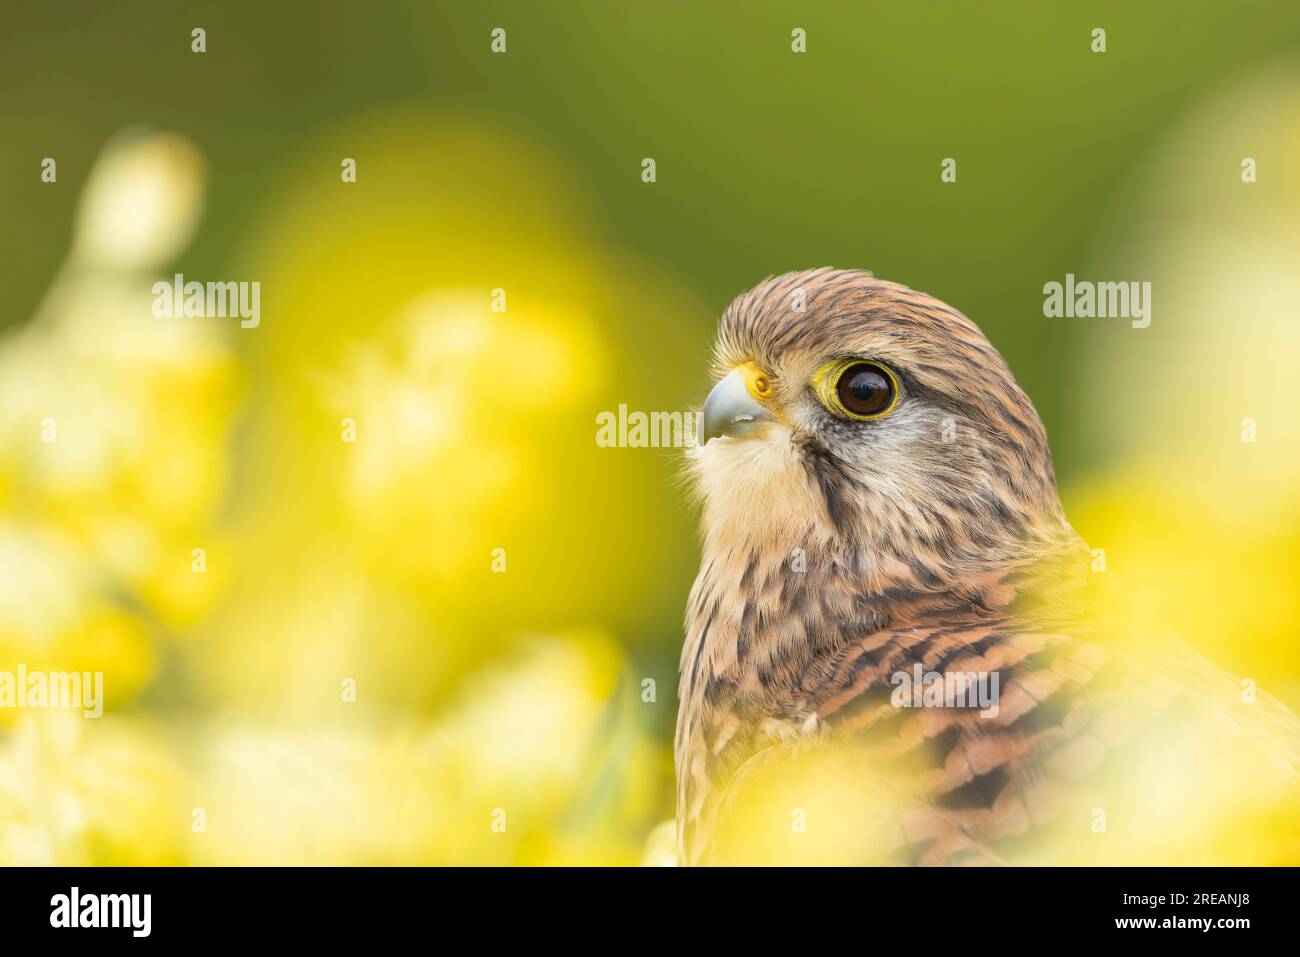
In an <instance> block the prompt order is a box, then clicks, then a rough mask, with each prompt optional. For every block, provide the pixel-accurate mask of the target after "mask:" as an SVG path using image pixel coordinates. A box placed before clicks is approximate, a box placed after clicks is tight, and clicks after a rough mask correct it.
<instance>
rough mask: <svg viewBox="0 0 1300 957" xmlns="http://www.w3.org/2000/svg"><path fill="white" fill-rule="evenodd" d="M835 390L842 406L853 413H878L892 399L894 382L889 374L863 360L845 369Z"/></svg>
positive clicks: (887, 405) (887, 406) (888, 404)
mask: <svg viewBox="0 0 1300 957" xmlns="http://www.w3.org/2000/svg"><path fill="white" fill-rule="evenodd" d="M835 391H836V394H837V395H839V399H840V402H841V404H843V406H844V408H846V409H848V410H849V411H850V412H852V413H853V414H854V415H879V414H880V413H881V412H884V411H885V410H886V409H888V408H889V406H890V404H891V403H892V402H893V401H894V383H893V382H891V381H890V379H889V376H888V375H886V374H885V371H884V370H883V369H881V368H879V367H877V366H873V365H870V364H869V363H865V362H863V363H858V364H857V365H851V366H849V367H848V368H847V369H845V370H844V373H843V374H842V375H841V376H840V381H839V383H838V384H837V385H836V386H835Z"/></svg>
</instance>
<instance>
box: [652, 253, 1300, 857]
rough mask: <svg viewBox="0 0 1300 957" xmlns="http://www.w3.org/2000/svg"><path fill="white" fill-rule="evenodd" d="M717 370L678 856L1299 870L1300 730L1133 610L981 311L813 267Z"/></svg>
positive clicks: (762, 309)
mask: <svg viewBox="0 0 1300 957" xmlns="http://www.w3.org/2000/svg"><path fill="white" fill-rule="evenodd" d="M714 358H715V369H714V373H715V378H716V380H717V381H716V385H715V386H714V388H713V390H712V392H711V393H710V394H709V396H708V398H707V400H706V402H705V403H704V406H703V408H702V409H701V411H700V413H699V430H700V435H699V442H698V443H697V445H696V447H695V448H694V449H693V450H692V451H691V453H690V457H689V474H690V477H691V479H692V481H693V483H694V485H695V488H696V490H697V491H698V494H699V497H700V499H701V502H702V520H701V527H702V528H701V534H702V542H703V554H702V560H701V564H700V571H699V575H698V577H697V578H696V581H695V584H694V587H693V588H692V590H691V594H690V598H689V603H688V607H687V611H686V640H685V643H684V647H683V651H682V657H681V681H680V688H679V695H680V710H679V713H678V722H677V733H676V743H675V752H676V770H677V782H678V791H677V827H676V843H677V858H678V862H679V863H681V864H705V863H712V864H720V863H794V862H818V863H906V864H969V863H976V864H1012V863H1136V862H1147V863H1214V862H1223V861H1234V862H1236V861H1242V860H1253V861H1258V860H1260V859H1268V858H1269V851H1270V849H1271V850H1273V851H1276V850H1277V848H1276V846H1275V845H1276V842H1277V841H1285V842H1289V843H1288V844H1287V847H1288V848H1289V850H1287V851H1285V853H1289V854H1295V853H1296V849H1297V848H1300V841H1298V840H1297V836H1296V833H1295V824H1294V822H1295V821H1296V819H1297V817H1300V816H1298V815H1296V814H1295V810H1296V803H1295V796H1294V795H1295V788H1294V782H1295V779H1296V769H1297V744H1296V742H1297V724H1296V720H1295V718H1294V716H1293V715H1292V714H1291V713H1290V712H1289V711H1288V710H1287V709H1286V708H1285V707H1284V706H1283V705H1281V704H1279V703H1278V702H1277V701H1276V700H1274V699H1272V698H1270V697H1269V696H1268V695H1266V694H1264V693H1263V692H1262V691H1261V692H1258V693H1256V692H1255V691H1254V690H1253V688H1252V687H1251V686H1250V683H1249V682H1243V681H1242V680H1241V679H1239V678H1236V677H1233V676H1230V675H1228V674H1227V673H1225V672H1223V671H1220V670H1219V669H1218V668H1216V667H1215V666H1213V665H1211V664H1210V663H1209V662H1208V661H1206V660H1205V659H1204V658H1203V657H1201V656H1200V655H1199V654H1198V653H1196V652H1195V651H1193V650H1192V649H1191V647H1190V646H1188V645H1187V644H1185V643H1184V642H1182V641H1181V640H1180V639H1178V638H1177V637H1176V636H1173V635H1164V634H1144V633H1133V630H1132V629H1130V628H1128V627H1126V625H1125V622H1124V621H1123V620H1122V619H1121V618H1120V617H1117V616H1116V614H1115V612H1114V604H1115V603H1114V602H1113V601H1111V600H1110V599H1109V596H1110V594H1111V589H1112V586H1111V585H1110V583H1109V579H1110V578H1111V577H1112V576H1110V575H1108V574H1106V573H1104V572H1101V571H1099V570H1098V569H1097V566H1096V561H1095V556H1094V554H1093V553H1092V552H1091V551H1090V549H1089V547H1088V546H1087V545H1086V544H1085V543H1084V542H1083V541H1082V540H1081V538H1080V537H1079V535H1077V534H1076V533H1075V531H1074V530H1073V529H1072V528H1071V526H1070V524H1069V522H1068V521H1067V519H1066V516H1065V514H1064V512H1063V511H1062V507H1061V503H1060V500H1059V498H1058V495H1057V489H1056V482H1055V477H1054V473H1053V468H1052V459H1051V455H1050V453H1049V450H1048V444H1047V435H1046V432H1045V430H1044V428H1043V424H1042V422H1041V421H1040V420H1039V418H1038V415H1037V413H1036V412H1035V410H1034V407H1033V405H1032V404H1031V403H1030V401H1029V399H1028V398H1027V397H1026V395H1025V393H1024V392H1023V391H1022V390H1021V389H1020V387H1019V386H1018V385H1017V384H1016V380H1015V379H1014V378H1013V376H1012V374H1011V372H1010V370H1009V369H1008V367H1007V364H1006V362H1005V361H1003V359H1002V356H1001V355H1000V354H999V353H998V352H997V350H996V349H994V348H993V346H992V345H990V343H989V341H988V340H987V339H986V338H985V336H984V335H983V334H982V333H981V332H980V330H979V328H978V327H977V326H976V325H975V324H974V323H973V322H971V320H969V319H967V318H966V317H965V316H964V315H962V314H961V313H959V312H957V311H956V310H954V309H952V308H951V307H949V306H947V305H945V304H944V303H942V302H940V301H939V300H937V299H935V298H933V297H932V296H929V295H926V294H924V293H919V292H915V291H913V290H911V289H908V288H906V287H904V286H901V285H897V284H895V283H892V282H886V281H883V280H879V279H876V278H874V277H873V276H872V275H871V274H869V273H866V272H862V271H856V270H835V269H818V270H811V271H806V272H796V273H788V274H785V275H781V276H776V277H773V278H769V279H767V280H766V281H764V282H762V283H760V284H759V285H758V286H757V287H755V288H754V289H752V290H750V291H749V292H747V293H745V294H743V295H741V296H739V297H738V298H737V299H736V300H735V301H734V302H732V304H731V305H730V307H729V308H728V309H727V310H726V312H725V314H724V315H723V316H722V319H721V322H720V324H719V329H718V336H717V343H716V348H715V357H714ZM977 687H978V688H979V689H980V692H981V694H976V688H977ZM963 691H968V692H969V693H968V694H964V693H963ZM931 692H933V693H931ZM981 695H982V696H981ZM1279 822H1283V823H1279ZM1261 842H1265V843H1268V842H1274V843H1273V845H1270V847H1268V848H1262V849H1261V847H1260V843H1261ZM1292 863H1294V860H1293V861H1292Z"/></svg>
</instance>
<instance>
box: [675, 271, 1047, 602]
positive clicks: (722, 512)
mask: <svg viewBox="0 0 1300 957" xmlns="http://www.w3.org/2000/svg"><path fill="white" fill-rule="evenodd" d="M715 366H716V368H715V374H716V376H717V378H718V382H717V384H716V385H715V386H714V388H713V391H712V392H711V393H710V394H709V397H708V399H707V401H706V402H705V404H704V407H703V409H702V410H701V411H700V416H699V421H700V435H699V445H698V447H697V448H696V450H695V451H694V452H693V455H692V471H693V473H694V476H695V479H696V481H697V484H698V487H699V490H700V492H701V494H702V495H703V498H704V501H705V512H704V530H705V537H706V547H710V546H711V547H713V548H715V549H731V550H737V549H745V550H752V549H756V548H772V547H775V548H784V549H787V550H789V549H790V548H794V547H802V548H805V549H806V548H814V549H819V550H823V551H826V552H828V553H830V554H832V555H833V556H834V557H835V558H836V560H837V561H841V562H848V563H858V564H860V565H863V566H870V567H864V570H865V571H867V572H868V573H870V572H872V571H874V572H878V573H880V574H881V575H882V576H883V578H885V579H889V578H895V577H897V576H894V575H891V574H890V567H891V566H892V565H898V564H902V565H906V566H909V567H910V569H911V573H912V576H913V578H915V579H917V580H919V582H920V583H922V584H926V585H930V586H932V587H933V586H938V584H939V582H938V581H929V580H928V579H932V578H940V577H944V576H945V575H949V574H952V573H960V572H961V571H963V570H971V569H974V568H978V567H984V566H986V565H987V564H988V563H990V562H996V561H998V560H1000V559H1003V558H1005V557H1006V556H1007V555H1009V554H1012V553H1014V552H1016V550H1017V549H1018V548H1021V547H1023V543H1024V541H1025V539H1026V538H1028V537H1036V536H1038V535H1041V534H1043V532H1044V530H1059V529H1061V528H1062V527H1063V526H1064V519H1063V517H1062V516H1061V511H1060V505H1059V501H1058V498H1057V493H1056V484H1055V478H1054V475H1053V471H1052V459H1051V454H1050V452H1049V451H1048V447H1047V436H1046V432H1045V431H1044V429H1043V425H1042V422H1040V421H1039V418H1038V415H1037V413H1036V412H1035V411H1034V407H1033V406H1032V405H1031V404H1030V401H1029V399H1028V398H1027V397H1026V396H1025V394H1024V392H1023V391H1021V389H1020V387H1019V386H1018V385H1017V384H1016V381H1015V379H1014V378H1013V377H1012V375H1011V371H1010V370H1009V369H1008V368H1007V365H1006V362H1004V361H1003V359H1002V356H1001V355H999V354H998V352H997V350H996V349H994V348H993V346H991V345H990V344H989V342H988V340H987V339H986V338H985V337H984V335H983V333H981V332H980V330H979V328H978V327H976V325H975V324H974V323H973V322H971V321H970V320H969V319H967V318H966V317H965V316H963V315H961V313H959V312H957V311H956V310H954V309H952V308H950V307H949V306H947V305H945V304H944V303H942V302H940V301H939V300H937V299H934V298H933V297H931V296H927V295H925V294H924V293H919V292H914V291H913V290H911V289H908V288H906V287H904V286H900V285H897V284H895V283H891V282H885V281H883V280H879V279H875V278H873V277H872V276H871V275H869V274H868V273H865V272H861V271H856V270H836V269H817V270H810V271H806V272H797V273H787V274H785V275H782V276H777V277H774V278H771V279H768V280H766V281H764V282H762V283H760V284H759V285H758V286H756V287H755V288H754V289H752V290H750V291H749V292H747V293H745V294H744V295H742V296H740V297H738V298H737V299H736V300H735V301H734V302H732V304H731V305H730V306H729V307H728V308H727V311H726V312H725V314H724V315H723V317H722V320H721V323H720V324H719V329H718V339H717V345H716V351H715Z"/></svg>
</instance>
